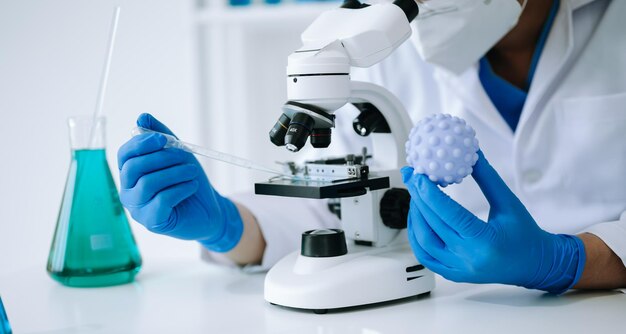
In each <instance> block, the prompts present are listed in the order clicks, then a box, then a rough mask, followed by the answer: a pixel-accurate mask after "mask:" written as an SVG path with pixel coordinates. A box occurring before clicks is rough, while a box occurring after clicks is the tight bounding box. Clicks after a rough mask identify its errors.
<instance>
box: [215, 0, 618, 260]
mask: <svg viewBox="0 0 626 334" xmlns="http://www.w3.org/2000/svg"><path fill="white" fill-rule="evenodd" d="M625 20H626V1H623V0H613V1H611V0H561V6H560V9H559V12H558V13H557V16H556V18H555V21H554V25H553V27H552V30H551V32H550V35H549V37H548V39H547V41H546V44H545V48H544V50H543V53H542V55H541V58H540V61H539V64H538V67H537V70H536V74H535V76H534V79H533V82H532V86H531V87H530V91H529V94H528V98H527V100H526V104H525V106H524V109H523V111H522V114H521V119H520V122H519V125H518V127H517V130H516V131H515V133H513V132H512V131H511V130H510V128H509V127H508V125H507V123H506V122H505V121H504V119H503V118H502V117H501V116H500V114H499V113H498V111H497V110H496V108H495V107H494V106H493V104H492V103H491V101H490V99H489V97H488V96H487V95H486V93H485V91H484V89H483V88H482V85H481V83H480V80H479V78H478V67H477V66H475V67H474V68H472V69H470V70H468V71H466V72H465V73H464V74H462V75H460V76H455V75H452V74H450V73H448V72H446V71H445V70H442V69H438V68H434V67H433V66H431V65H429V64H426V63H424V62H423V61H422V60H421V59H420V58H419V56H418V54H417V51H416V49H415V47H414V45H413V43H412V42H407V43H405V44H404V45H402V46H401V47H400V48H399V49H398V50H397V51H396V52H395V53H394V54H392V55H391V56H390V57H389V58H388V59H386V60H385V61H383V62H381V63H380V64H378V65H376V66H374V67H372V68H370V69H366V70H364V71H361V72H357V73H355V74H354V75H353V76H354V77H355V78H356V79H359V80H368V81H371V82H374V83H377V84H380V85H382V86H384V87H386V88H387V89H389V90H390V91H391V92H392V93H394V94H395V95H396V96H397V97H398V98H399V99H400V100H401V101H402V103H403V104H404V106H405V107H406V109H407V111H408V112H409V114H410V115H411V118H412V120H413V122H416V121H418V120H419V119H421V118H422V117H424V116H425V115H428V114H432V113H438V112H441V113H449V114H452V115H457V116H459V117H462V118H463V119H465V120H467V121H468V122H469V123H470V124H471V125H472V126H473V127H474V129H475V130H476V133H477V136H478V139H479V142H480V147H481V149H482V150H483V151H484V153H485V156H486V157H487V159H488V160H489V161H490V162H491V164H492V165H493V166H494V167H495V168H496V170H497V171H498V172H499V173H500V175H501V176H502V178H503V179H504V180H505V182H506V183H507V184H508V186H509V187H510V188H511V189H512V190H513V191H514V192H515V194H516V195H517V196H518V197H519V199H520V200H521V201H522V202H523V203H524V204H525V206H526V208H527V209H528V210H529V212H530V213H531V214H532V216H533V217H534V218H535V220H536V221H537V223H538V224H539V225H540V226H541V227H542V228H543V229H545V230H547V231H550V232H553V233H568V234H575V233H581V232H584V231H587V232H591V233H593V234H595V235H597V236H598V237H600V238H601V239H602V240H603V241H604V242H605V243H606V244H607V245H608V246H609V247H610V248H611V249H612V250H613V251H614V252H615V253H616V254H617V255H618V256H619V257H620V258H621V259H622V261H624V263H625V264H626V23H624V22H626V21H625ZM354 116H355V113H354V112H353V110H348V108H344V110H339V111H338V112H337V117H338V120H337V124H338V128H341V129H345V130H346V131H340V130H339V129H337V130H336V131H335V132H336V133H335V134H334V138H333V144H332V145H331V147H332V148H333V150H330V149H328V150H323V151H322V152H321V153H322V154H330V152H341V153H348V152H353V153H354V152H359V150H360V148H361V147H362V146H364V145H368V146H369V138H359V137H358V136H357V135H356V134H354V132H353V131H352V127H351V120H352V118H353V117H354ZM373 154H374V159H375V158H376V152H373ZM446 192H448V193H449V194H450V195H451V196H452V197H453V198H454V199H456V200H457V201H458V202H460V203H461V204H462V205H464V206H465V207H466V208H467V209H469V210H470V211H472V212H473V213H475V214H476V215H478V216H479V217H481V218H483V219H485V218H486V216H487V212H488V204H487V202H486V200H485V199H484V196H483V195H482V193H480V190H479V188H478V186H477V185H476V183H475V182H474V181H473V179H471V177H468V178H466V179H465V180H464V182H463V183H462V184H460V185H453V186H450V187H448V188H446ZM233 199H234V200H235V201H237V202H239V203H241V204H244V205H245V206H247V207H248V208H249V209H250V210H251V211H252V212H253V214H254V215H255V217H256V219H257V221H258V223H259V224H260V227H261V230H262V232H263V235H264V237H265V240H266V243H267V247H266V250H265V254H264V257H263V262H262V266H261V268H264V269H266V268H269V267H271V266H272V265H273V264H274V263H276V261H278V260H279V259H280V258H281V257H283V256H285V255H286V254H287V253H289V252H292V251H294V250H296V249H298V248H299V243H300V234H301V232H303V231H305V230H308V229H313V228H321V227H338V226H340V223H339V221H338V219H337V218H336V217H335V216H333V215H332V214H331V213H330V212H329V211H328V209H327V208H326V202H325V201H324V200H302V199H293V198H281V197H272V196H254V195H242V196H234V197H233ZM205 255H206V256H205V257H206V258H208V259H212V260H214V261H221V262H224V258H223V257H220V256H217V255H215V254H205Z"/></svg>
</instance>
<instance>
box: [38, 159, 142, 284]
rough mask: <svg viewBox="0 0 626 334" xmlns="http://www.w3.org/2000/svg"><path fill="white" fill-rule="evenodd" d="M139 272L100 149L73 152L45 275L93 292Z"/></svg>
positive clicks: (135, 251)
mask: <svg viewBox="0 0 626 334" xmlns="http://www.w3.org/2000/svg"><path fill="white" fill-rule="evenodd" d="M140 268H141V256H140V255H139V250H138V249H137V245H136V244H135V240H134V238H133V235H132V232H131V230H130V227H129V225H128V219H127V218H126V214H125V212H124V209H123V208H122V204H121V203H120V200H119V196H118V192H117V189H116V187H115V184H114V183H113V177H112V176H111V171H110V170H109V165H108V163H107V161H106V153H105V150H104V149H99V150H75V151H73V153H72V163H71V165H70V171H69V174H68V178H67V183H66V185H65V192H64V194H63V202H62V204H61V209H60V211H59V217H58V220H57V226H56V231H55V233H54V239H53V241H52V246H51V248H50V255H49V257H48V266H47V270H48V273H49V274H50V276H51V277H52V278H54V279H55V280H57V281H58V282H60V283H61V284H64V285H67V286H73V287H98V286H108V285H116V284H123V283H128V282H131V281H133V279H134V277H135V275H136V274H137V272H138V271H139V269H140Z"/></svg>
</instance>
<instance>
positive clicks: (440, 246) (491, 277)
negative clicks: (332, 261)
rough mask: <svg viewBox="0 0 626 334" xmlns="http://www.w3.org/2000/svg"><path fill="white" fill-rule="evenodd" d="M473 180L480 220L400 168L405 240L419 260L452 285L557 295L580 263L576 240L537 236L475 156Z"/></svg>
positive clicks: (421, 178) (501, 183)
mask: <svg viewBox="0 0 626 334" xmlns="http://www.w3.org/2000/svg"><path fill="white" fill-rule="evenodd" d="M478 156H479V159H478V161H477V162H476V165H475V166H474V171H473V173H472V176H473V177H474V179H475V180H476V182H477V183H478V185H479V186H480V189H481V190H482V192H483V194H484V195H485V197H486V198H487V200H488V201H489V205H490V211H489V220H488V222H484V221H482V220H480V219H478V218H477V217H476V216H474V215H473V214H472V213H470V212H469V211H467V210H466V209H465V208H464V207H462V206H461V205H460V204H458V203H457V202H455V201H454V200H453V199H451V198H450V197H449V196H448V195H447V194H445V193H444V192H442V191H441V190H440V189H439V188H438V187H437V186H436V185H435V184H434V183H433V182H431V181H430V180H429V179H428V177H426V176H425V175H422V174H415V175H414V174H413V168H410V167H404V168H402V177H403V180H404V183H405V184H406V185H407V188H408V190H409V192H410V193H411V207H410V210H409V220H408V230H409V241H410V242H411V246H412V248H413V252H414V253H415V255H416V256H417V258H418V259H419V261H420V262H421V263H422V264H423V265H425V266H426V267H428V268H429V269H431V270H432V271H434V272H436V273H438V274H440V275H441V276H443V277H445V278H447V279H449V280H452V281H456V282H469V283H503V284H512V285H518V286H523V287H526V288H529V289H539V290H544V291H548V292H551V293H557V294H558V293H562V292H565V291H566V290H568V289H570V288H571V287H572V286H574V285H575V284H576V282H578V280H579V279H580V276H581V274H582V271H583V268H584V264H585V248H584V245H583V243H582V241H581V240H580V239H579V238H578V237H576V236H572V235H564V234H551V233H548V232H546V231H544V230H542V229H541V228H540V227H539V226H537V224H536V223H535V221H534V220H533V217H531V215H530V214H529V213H528V211H527V210H526V208H525V207H524V205H523V204H522V203H521V202H520V200H519V199H518V198H517V197H516V196H515V195H514V194H513V192H512V191H511V190H510V189H509V188H508V187H507V186H506V184H505V183H504V181H502V179H501V178H500V176H499V175H498V173H497V172H496V171H495V170H494V169H493V167H491V165H490V164H489V163H488V162H487V160H486V159H485V157H484V155H483V153H482V152H481V151H479V152H478Z"/></svg>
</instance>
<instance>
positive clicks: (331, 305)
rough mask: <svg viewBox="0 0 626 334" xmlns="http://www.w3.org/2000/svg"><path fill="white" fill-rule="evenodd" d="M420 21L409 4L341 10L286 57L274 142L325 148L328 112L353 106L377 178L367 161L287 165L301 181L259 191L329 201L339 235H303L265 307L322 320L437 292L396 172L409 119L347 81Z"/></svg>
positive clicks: (377, 91)
mask: <svg viewBox="0 0 626 334" xmlns="http://www.w3.org/2000/svg"><path fill="white" fill-rule="evenodd" d="M417 14H418V6H417V3H416V1H415V0H396V1H395V2H393V3H390V2H389V3H378V4H373V5H367V4H362V3H360V2H359V1H357V0H351V1H346V2H344V3H343V5H342V6H341V8H337V9H334V10H330V11H327V12H325V13H323V14H322V15H320V16H319V17H318V18H317V19H316V20H315V21H314V22H313V23H312V24H311V25H310V26H309V27H308V28H307V29H306V30H305V31H304V33H302V42H303V46H302V47H301V48H300V49H298V50H296V51H295V52H294V53H292V54H291V55H290V56H289V59H288V65H287V95H288V101H287V103H286V104H285V105H284V107H283V114H282V115H281V116H280V118H279V120H278V122H277V123H276V125H275V126H274V128H273V129H272V130H271V131H270V140H271V141H272V142H273V143H274V144H276V145H278V146H283V145H284V146H286V148H287V149H288V150H290V151H292V152H297V151H299V150H300V149H301V148H302V147H303V146H304V145H305V144H306V141H307V139H308V138H309V137H310V142H311V145H313V146H314V147H318V148H324V147H328V146H329V144H330V141H331V129H332V128H333V127H334V126H335V116H334V115H333V113H334V112H335V111H336V110H337V109H339V108H341V107H342V106H344V105H346V104H348V103H351V104H353V105H354V106H355V107H356V108H357V109H358V110H359V111H360V115H359V116H358V117H357V118H356V119H355V120H354V122H353V128H354V130H355V132H356V133H357V135H361V136H368V135H369V136H372V142H373V155H374V156H375V157H376V160H377V162H380V164H377V166H378V165H380V168H379V169H380V170H375V171H370V170H369V166H368V165H367V164H366V160H367V158H368V156H367V153H366V152H364V153H363V155H362V156H353V155H349V156H348V157H347V158H346V159H345V160H341V161H339V163H338V162H337V161H331V160H325V161H314V162H309V163H306V164H305V165H304V166H303V167H297V166H294V165H292V172H293V173H294V174H296V175H297V176H300V177H298V178H295V179H289V178H280V177H277V178H274V179H270V180H269V181H268V182H262V183H257V184H255V193H257V194H264V195H276V196H290V197H306V198H319V199H321V198H330V199H333V200H334V201H335V202H334V203H335V205H334V208H335V209H336V210H337V213H338V215H339V216H340V218H341V222H342V227H343V230H339V229H332V230H331V229H323V230H313V231H306V232H304V233H303V235H302V249H301V250H300V251H297V252H294V253H292V254H290V255H288V256H286V257H285V258H283V259H282V260H280V261H279V262H278V263H277V264H276V265H275V266H274V267H273V268H272V269H271V270H270V271H269V273H268V274H267V277H266V279H265V299H266V300H267V301H268V302H270V303H272V304H277V305H282V306H286V307H291V308H299V309H311V310H314V311H315V312H316V313H325V312H326V311H327V310H329V309H337V308H345V307H352V306H359V305H368V304H376V303H381V302H386V301H391V300H397V299H402V298H407V297H411V296H416V295H420V294H424V293H428V292H430V291H431V290H432V289H433V288H434V286H435V281H434V275H433V273H432V272H431V271H429V270H428V269H426V268H424V266H422V265H420V264H419V263H418V261H417V259H416V258H415V256H414V255H413V253H412V251H411V249H410V246H409V245H408V239H407V236H406V220H407V213H408V209H409V200H410V197H409V194H408V192H407V191H406V189H404V186H403V184H402V181H401V178H400V172H399V168H400V167H401V166H402V165H403V164H404V163H405V162H404V150H403V149H404V144H405V142H406V140H407V138H408V135H409V131H410V129H411V127H412V122H411V119H410V118H409V116H408V114H407V113H406V111H405V109H404V107H403V106H402V104H401V103H400V101H399V100H398V99H397V98H396V97H395V96H394V95H392V94H391V93H390V92H389V91H388V90H386V89H385V88H383V87H380V86H378V85H374V84H371V83H366V82H358V81H352V80H350V69H351V66H357V67H369V66H372V65H374V64H376V63H378V62H380V61H381V60H383V59H384V58H385V57H387V56H388V55H389V54H391V53H392V52H393V51H394V50H395V49H396V48H397V47H398V46H399V45H400V44H402V43H403V42H404V41H406V40H407V39H408V38H409V36H410V34H411V28H410V25H409V23H410V21H411V20H413V19H414V18H415V17H416V16H417Z"/></svg>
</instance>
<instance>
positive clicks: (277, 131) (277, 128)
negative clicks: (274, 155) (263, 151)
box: [270, 114, 291, 146]
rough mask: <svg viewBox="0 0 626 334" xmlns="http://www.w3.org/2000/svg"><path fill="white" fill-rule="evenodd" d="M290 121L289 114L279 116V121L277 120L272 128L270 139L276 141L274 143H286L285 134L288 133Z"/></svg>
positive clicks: (282, 144) (277, 144)
mask: <svg viewBox="0 0 626 334" xmlns="http://www.w3.org/2000/svg"><path fill="white" fill-rule="evenodd" d="M290 122H291V118H289V117H288V116H287V115H285V114H282V115H280V118H278V121H276V124H274V127H273V128H272V129H271V130H270V141H271V142H272V143H274V145H276V146H284V145H285V135H286V134H287V129H288V128H289V123H290Z"/></svg>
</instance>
